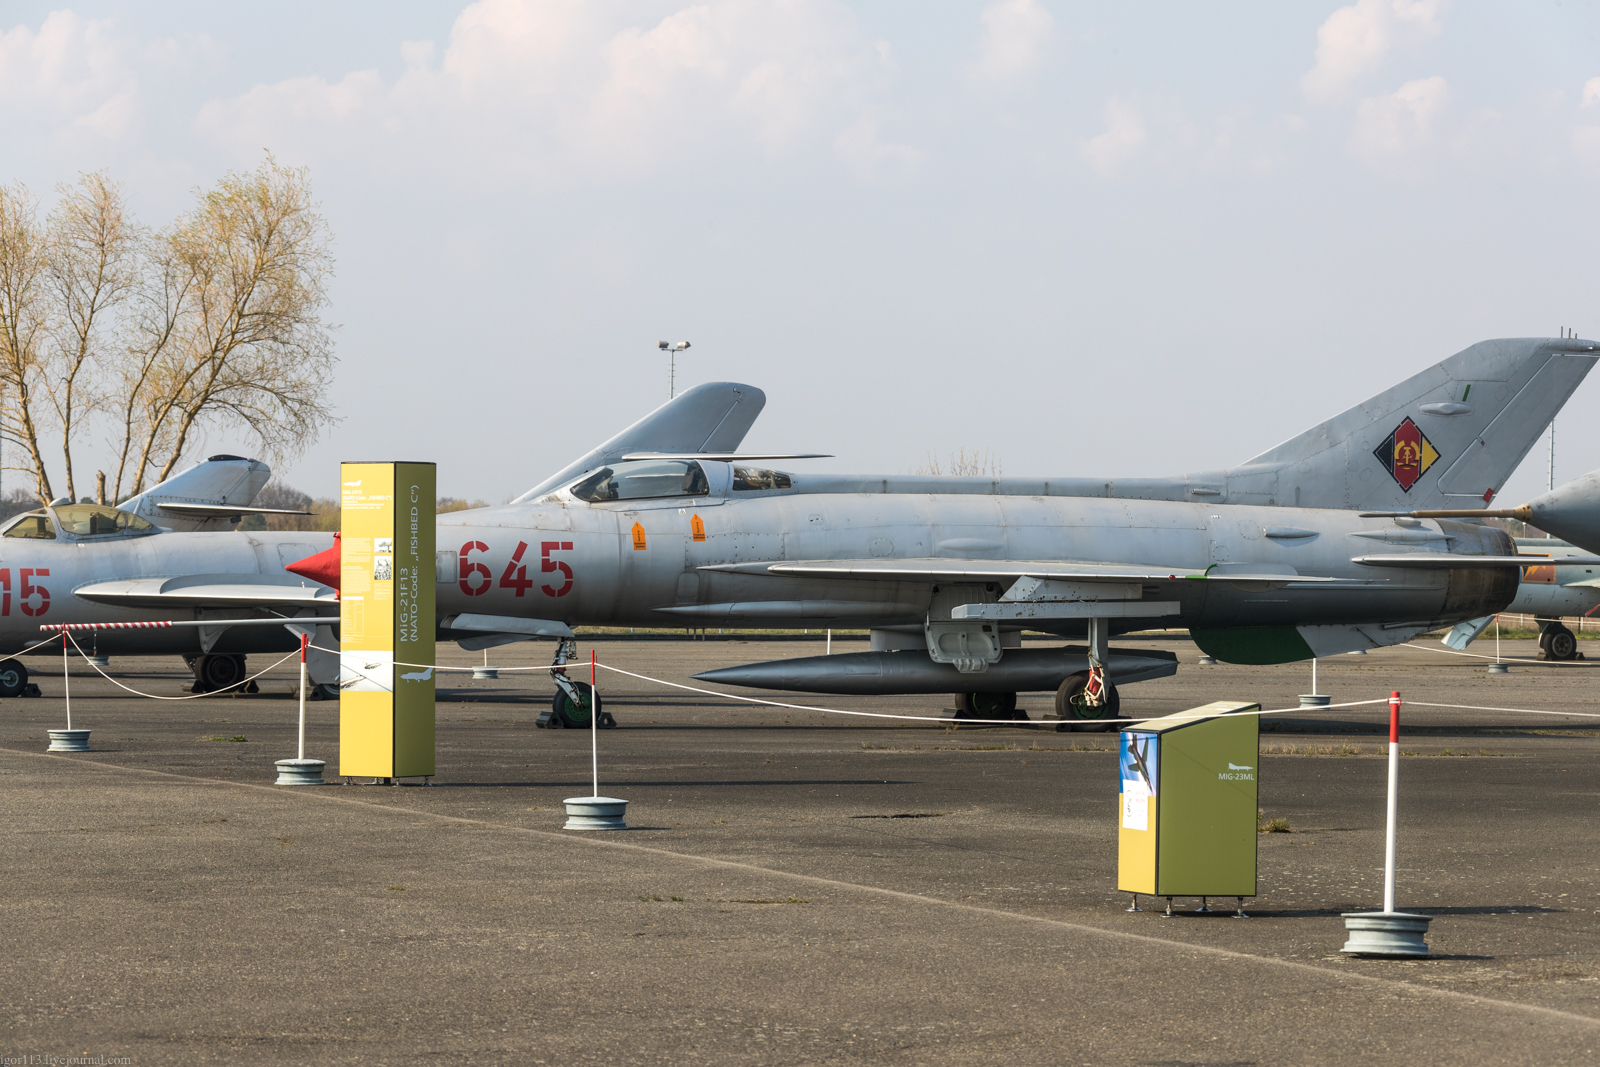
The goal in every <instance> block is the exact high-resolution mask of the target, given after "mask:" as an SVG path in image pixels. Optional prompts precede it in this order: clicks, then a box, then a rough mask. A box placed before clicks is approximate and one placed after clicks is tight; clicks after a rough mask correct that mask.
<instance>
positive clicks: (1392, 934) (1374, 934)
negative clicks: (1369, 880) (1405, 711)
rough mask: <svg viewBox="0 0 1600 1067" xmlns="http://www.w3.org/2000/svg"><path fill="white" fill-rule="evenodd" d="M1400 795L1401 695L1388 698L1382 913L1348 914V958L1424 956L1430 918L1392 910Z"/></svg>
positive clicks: (1346, 914) (1426, 947)
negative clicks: (1387, 768) (1387, 781)
mask: <svg viewBox="0 0 1600 1067" xmlns="http://www.w3.org/2000/svg"><path fill="white" fill-rule="evenodd" d="M1399 795H1400V693H1399V691H1398V690H1397V691H1395V692H1393V693H1390V694H1389V796H1388V805H1387V810H1386V813H1385V817H1384V841H1383V910H1382V911H1364V912H1354V911H1349V912H1345V914H1344V928H1345V930H1346V931H1347V932H1348V933H1349V934H1350V938H1349V940H1347V941H1346V942H1345V944H1344V947H1343V948H1342V949H1340V950H1339V951H1340V952H1343V953H1345V954H1346V955H1350V956H1393V957H1406V958H1413V959H1414V958H1416V957H1418V956H1427V955H1429V952H1428V942H1427V941H1425V940H1424V939H1423V938H1424V935H1425V934H1427V932H1428V924H1429V923H1431V922H1432V921H1433V916H1431V915H1415V914H1411V913H1409V912H1403V911H1395V910H1394V873H1395V865H1394V858H1395V823H1396V812H1397V810H1398V806H1399Z"/></svg>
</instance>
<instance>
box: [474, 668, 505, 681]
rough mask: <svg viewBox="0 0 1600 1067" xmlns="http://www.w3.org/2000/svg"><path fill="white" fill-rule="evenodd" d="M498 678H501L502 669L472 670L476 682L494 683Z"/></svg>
mask: <svg viewBox="0 0 1600 1067" xmlns="http://www.w3.org/2000/svg"><path fill="white" fill-rule="evenodd" d="M498 677H500V668H499V667H474V668H472V678H473V680H474V681H478V682H481V681H485V680H488V681H494V680H495V679H496V678H498Z"/></svg>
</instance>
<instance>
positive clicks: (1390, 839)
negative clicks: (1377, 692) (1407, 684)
mask: <svg viewBox="0 0 1600 1067" xmlns="http://www.w3.org/2000/svg"><path fill="white" fill-rule="evenodd" d="M1399 796H1400V692H1399V690H1396V691H1395V692H1392V693H1390V694H1389V816H1388V820H1387V823H1386V825H1385V827H1384V844H1383V910H1384V913H1385V914H1393V913H1394V837H1395V816H1396V811H1397V807H1398V804H1399Z"/></svg>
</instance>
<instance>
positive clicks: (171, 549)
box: [0, 383, 766, 696]
mask: <svg viewBox="0 0 1600 1067" xmlns="http://www.w3.org/2000/svg"><path fill="white" fill-rule="evenodd" d="M765 399H766V398H765V396H764V395H763V394H762V393H761V392H760V390H756V389H751V388H750V387H748V386H737V385H732V384H728V383H710V384H707V385H703V386H699V387H697V388H695V389H691V390H688V391H686V392H684V393H682V394H680V395H679V396H678V397H677V398H676V399H674V400H672V401H671V402H669V403H668V404H665V405H663V406H662V407H660V408H658V409H657V410H656V411H654V412H652V413H651V414H649V415H647V416H646V417H645V418H643V419H641V420H640V421H639V422H637V423H635V424H634V425H632V426H630V427H629V428H628V429H626V430H624V431H623V432H622V433H620V434H618V435H617V436H616V437H614V438H612V439H611V440H610V441H607V442H606V443H605V444H603V445H601V446H600V447H599V448H598V449H595V450H594V451H593V452H591V453H589V454H587V455H585V456H584V457H583V458H581V459H579V460H578V461H576V462H575V463H574V464H571V465H569V467H568V468H566V469H564V470H563V471H562V473H561V474H560V475H557V477H558V478H560V477H564V476H566V475H567V474H569V473H570V474H571V475H574V476H575V475H577V474H581V473H582V472H583V471H585V470H588V469H590V468H591V467H593V466H595V465H597V464H599V463H602V462H604V461H605V460H606V459H608V458H612V457H615V456H617V455H620V454H622V452H624V451H627V450H630V449H637V448H668V449H701V448H706V447H714V448H732V447H736V446H737V445H738V444H739V442H740V441H741V440H742V439H743V436H744V433H745V431H746V430H748V429H749V426H750V424H751V422H753V421H754V419H755V417H756V415H757V414H759V412H760V410H761V406H762V405H763V404H764V403H765ZM270 475H271V471H270V470H269V468H268V467H267V466H266V465H265V464H263V463H260V462H258V461H256V460H250V459H242V458H240V457H237V456H214V457H212V458H211V459H210V460H207V461H206V462H204V463H201V464H198V465H197V466H195V467H192V468H190V469H189V470H187V471H184V472H183V473H181V474H179V475H176V476H175V477H173V478H171V479H168V480H167V481H165V482H162V483H161V484H159V485H157V486H155V487H153V488H151V489H150V490H148V491H147V492H145V493H143V494H141V495H140V496H138V497H134V498H132V499H130V500H127V501H125V502H123V504H122V505H121V506H120V507H108V506H103V505H95V504H74V503H71V502H69V501H66V500H58V501H52V502H51V503H50V504H49V505H48V506H45V507H42V508H39V509H38V510H36V511H33V512H30V513H28V514H26V515H21V516H16V517H14V518H13V519H11V520H10V521H9V522H7V523H5V524H3V525H0V655H7V656H10V657H12V658H9V659H5V660H4V661H0V696H16V695H17V694H19V693H21V692H22V691H23V690H24V689H25V688H26V686H27V681H28V672H27V668H26V666H25V665H24V664H23V662H22V661H21V660H20V659H17V658H15V657H16V656H17V655H19V654H21V653H24V652H28V651H33V652H35V653H36V654H43V653H53V654H56V655H59V654H60V642H59V639H57V640H54V641H48V640H46V638H45V635H44V634H43V633H41V628H42V627H43V628H48V627H53V626H60V625H63V624H66V625H72V626H76V627H80V628H85V629H83V631H82V632H81V633H79V634H78V641H79V643H80V644H81V645H82V647H83V648H84V649H85V650H86V651H89V652H97V653H99V654H101V655H107V656H110V655H118V656H120V655H162V654H180V655H183V656H185V657H186V659H188V660H189V661H190V665H191V667H192V668H193V669H194V672H195V685H196V691H206V690H217V689H226V688H229V687H231V686H233V685H235V684H236V683H238V682H239V681H240V680H241V679H243V678H244V677H245V656H246V654H248V653H269V654H270V653H280V654H281V653H288V652H290V651H292V650H293V649H295V648H296V647H298V645H299V640H300V634H301V633H302V632H305V633H309V634H311V635H312V637H313V641H312V644H313V650H312V653H311V655H310V656H309V657H308V664H307V666H308V668H309V670H308V673H309V674H310V676H311V680H312V682H313V683H315V684H316V685H317V687H318V690H319V691H320V693H321V695H336V694H337V691H338V690H337V683H338V680H339V666H338V655H337V649H338V642H337V638H336V636H335V631H336V627H337V618H338V603H337V584H338V582H337V578H336V577H329V578H328V580H327V581H323V580H320V579H319V578H318V577H317V576H316V574H315V572H314V569H313V568H309V567H307V566H306V564H307V563H308V561H310V560H314V559H316V558H317V557H319V556H324V555H325V554H326V553H328V552H329V551H330V550H332V549H333V546H334V544H335V538H334V535H333V534H332V533H324V532H299V531H288V532H272V531H250V532H243V531H234V530H231V529H229V527H231V526H232V525H234V524H236V523H237V522H238V521H239V519H240V518H241V517H242V516H244V515H247V514H273V513H281V512H277V511H276V510H275V509H269V508H257V507H252V506H250V501H252V500H253V499H254V498H255V496H256V494H257V493H258V492H259V491H260V490H261V488H262V486H263V485H265V484H266V482H267V479H268V478H269V477H270ZM302 571H313V573H312V574H311V575H308V574H306V573H301V572H302ZM334 571H335V573H336V571H337V559H336V558H335V567H334ZM455 621H456V622H457V623H458V629H457V630H455V631H454V632H452V634H451V636H453V637H462V636H465V635H485V634H487V635H488V636H490V637H491V638H492V637H494V636H495V635H496V634H497V633H503V632H504V627H507V626H509V627H512V628H516V627H525V626H526V621H525V620H523V619H518V618H508V619H499V620H496V619H493V618H488V617H484V616H479V617H478V618H476V619H468V620H464V621H463V620H455ZM563 629H564V628H563ZM490 643H493V641H491V642H490ZM480 647H482V646H480Z"/></svg>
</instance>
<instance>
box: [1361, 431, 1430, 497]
mask: <svg viewBox="0 0 1600 1067" xmlns="http://www.w3.org/2000/svg"><path fill="white" fill-rule="evenodd" d="M1372 454H1373V455H1374V456H1377V457H1378V462H1379V463H1382V464H1383V467H1384V469H1385V470H1387V471H1388V472H1389V473H1390V474H1392V475H1393V476H1394V480H1395V481H1397V482H1399V483H1400V488H1401V489H1402V490H1404V491H1405V492H1407V493H1409V492H1411V487H1412V486H1413V485H1416V484H1417V479H1418V478H1421V477H1422V476H1423V475H1424V474H1426V473H1428V468H1429V467H1431V466H1433V464H1434V462H1435V461H1436V460H1438V458H1439V452H1438V450H1437V449H1435V448H1434V447H1433V443H1432V442H1431V441H1429V440H1428V439H1427V438H1426V437H1424V436H1423V434H1422V430H1421V429H1419V428H1418V427H1417V424H1416V423H1414V422H1412V421H1411V420H1410V419H1409V418H1408V419H1406V420H1405V421H1404V422H1402V423H1401V424H1400V425H1399V426H1396V427H1395V428H1394V432H1393V433H1391V434H1390V435H1389V436H1388V437H1386V438H1384V439H1383V441H1382V442H1381V443H1380V444H1379V445H1378V447H1377V448H1375V449H1373V450H1372Z"/></svg>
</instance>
